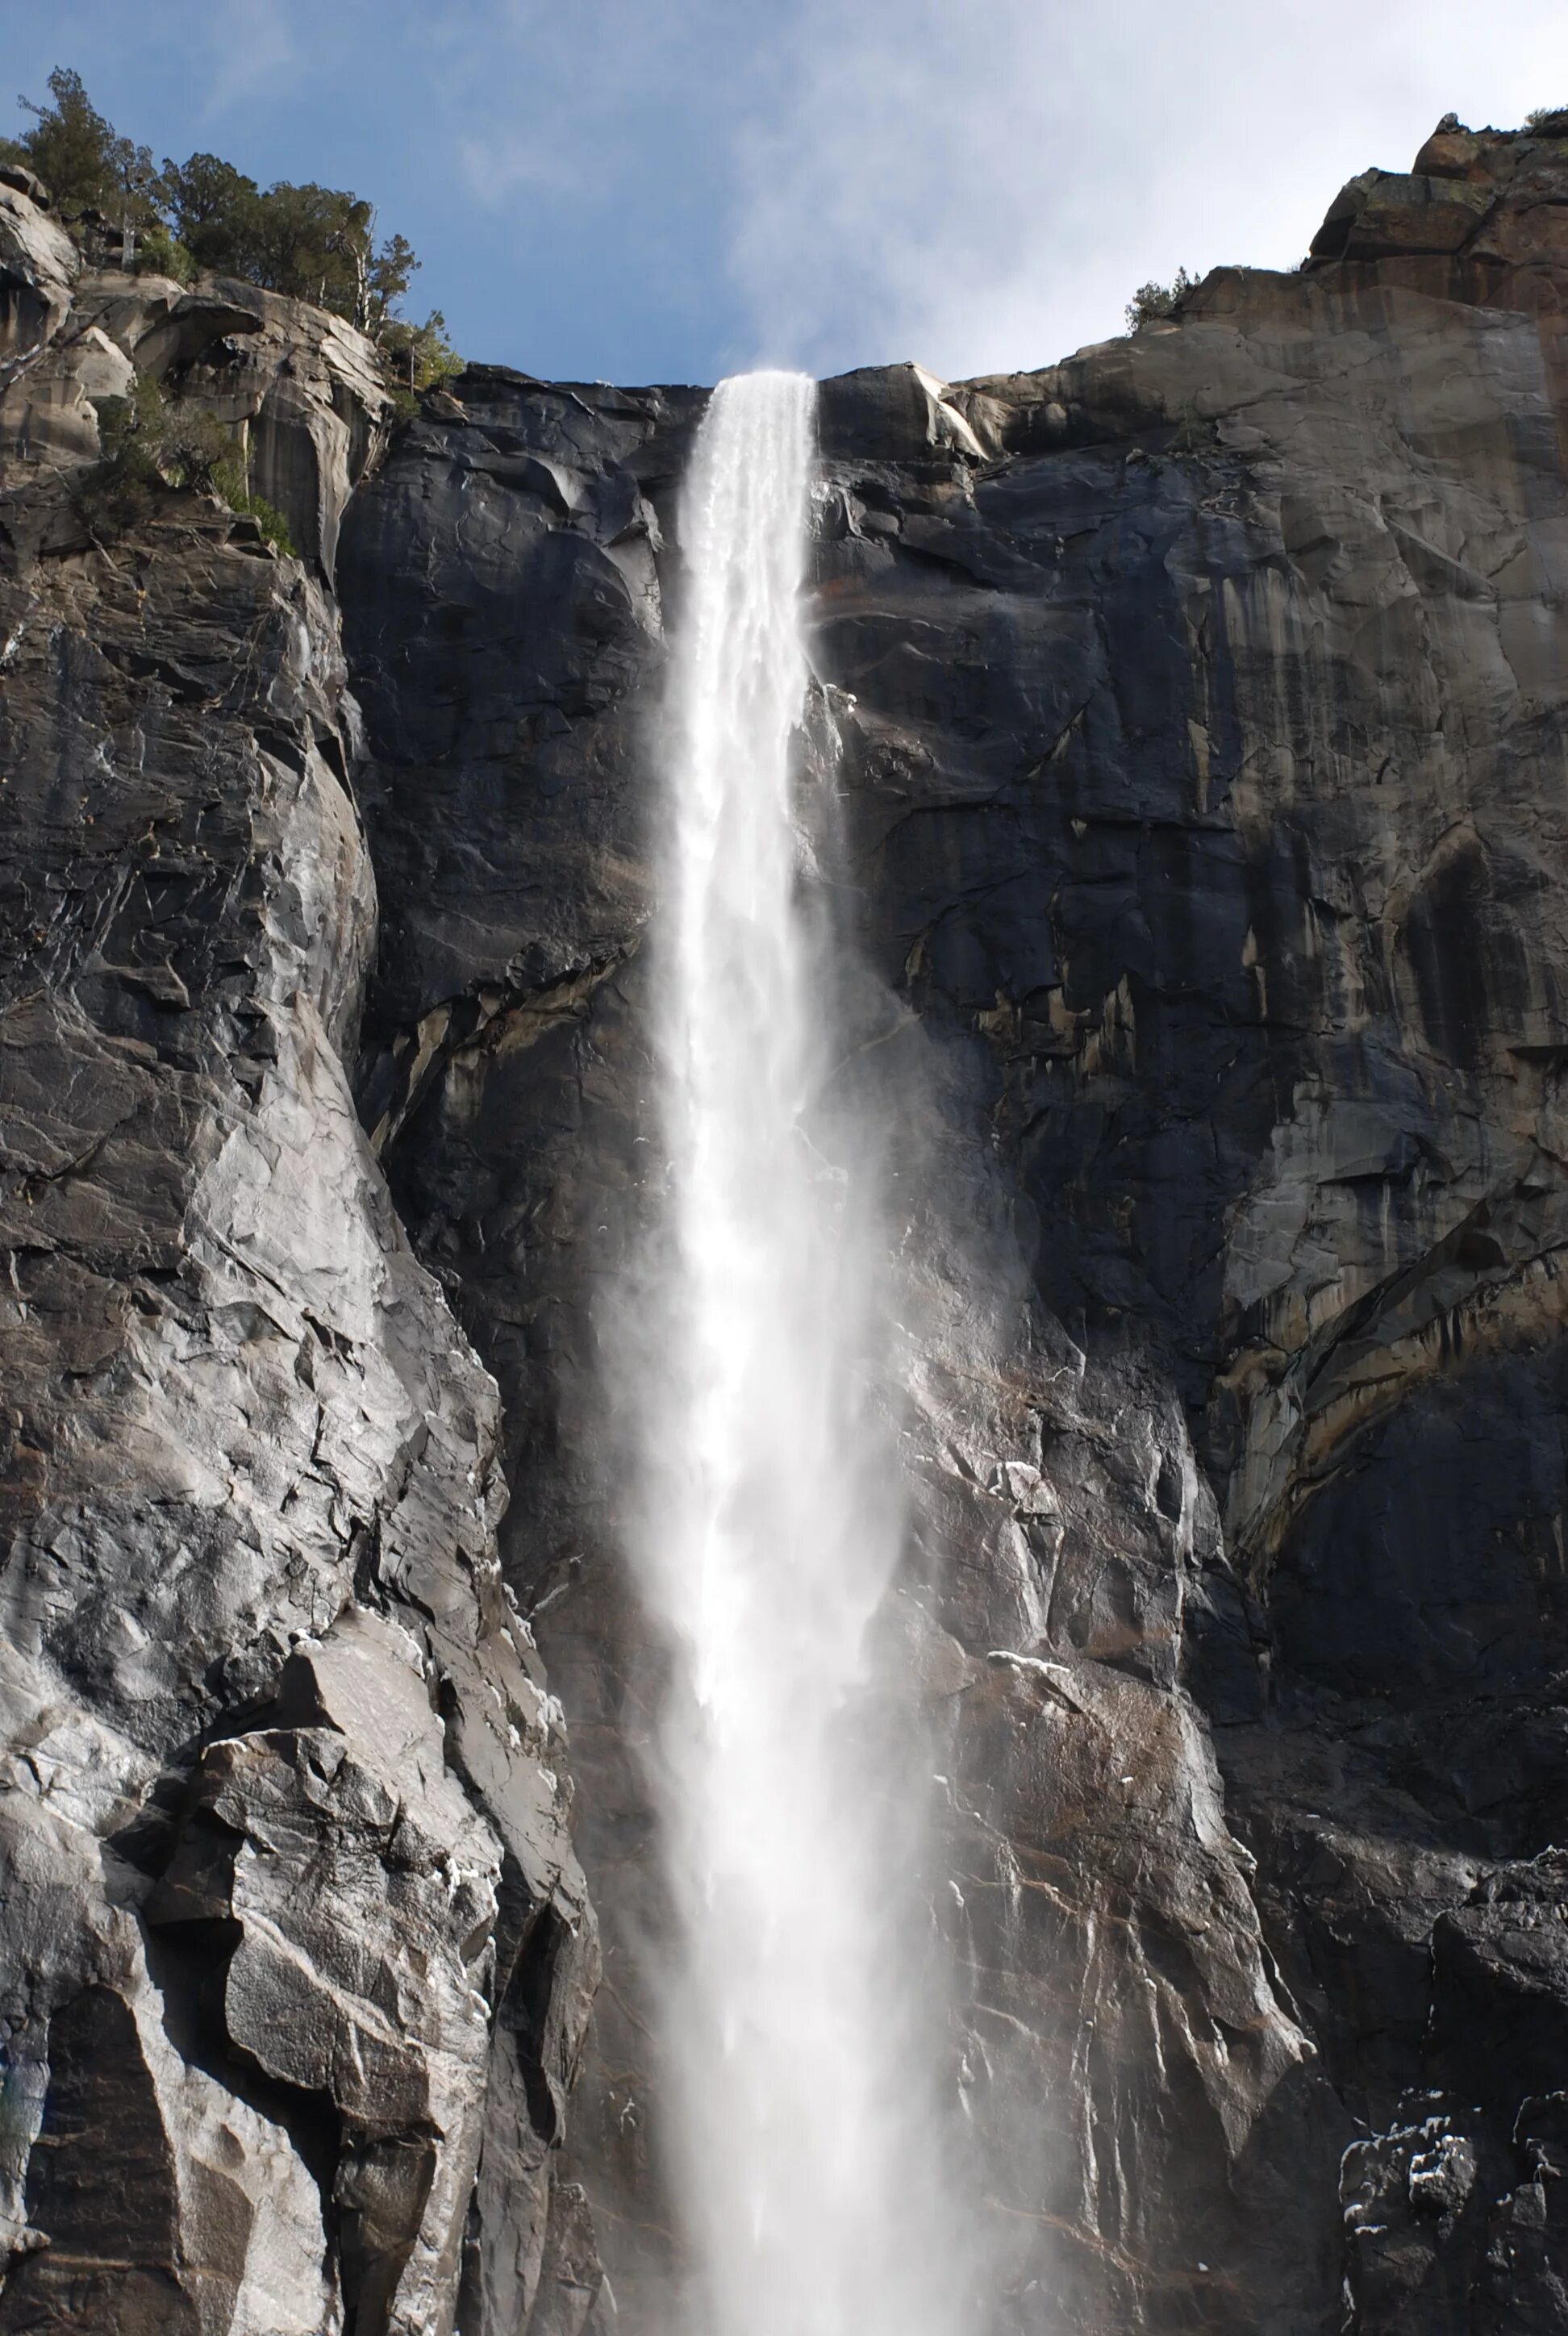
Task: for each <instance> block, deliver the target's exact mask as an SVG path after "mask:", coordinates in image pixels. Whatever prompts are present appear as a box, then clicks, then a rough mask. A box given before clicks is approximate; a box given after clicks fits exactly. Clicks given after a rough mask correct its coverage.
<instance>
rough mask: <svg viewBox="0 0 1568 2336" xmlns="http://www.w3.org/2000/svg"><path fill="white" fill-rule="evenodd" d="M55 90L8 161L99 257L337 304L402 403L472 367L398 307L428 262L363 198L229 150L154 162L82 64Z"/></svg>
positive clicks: (1, 150) (1, 149)
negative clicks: (119, 126)
mask: <svg viewBox="0 0 1568 2336" xmlns="http://www.w3.org/2000/svg"><path fill="white" fill-rule="evenodd" d="M49 91H50V95H51V98H52V100H53V102H52V103H51V104H49V105H46V106H44V105H36V104H34V102H32V101H31V100H30V99H28V98H25V97H24V98H23V99H22V100H21V101H20V102H21V104H22V106H23V109H24V112H28V113H30V114H31V115H32V116H33V117H34V120H33V126H32V128H31V129H29V130H27V131H24V132H23V134H22V136H21V137H20V138H15V139H5V140H0V160H5V161H13V162H21V163H24V164H25V166H26V167H27V169H29V170H33V171H34V172H35V173H36V175H37V176H38V177H39V178H40V179H42V180H43V181H44V185H45V186H46V187H47V188H48V189H49V191H50V194H51V196H52V198H53V200H54V205H55V208H56V209H57V210H58V211H59V213H60V216H61V218H62V219H63V221H64V222H65V224H66V226H67V227H68V228H69V229H70V230H71V232H72V233H73V235H74V236H75V237H76V238H77V240H78V241H79V242H80V243H81V244H82V245H83V248H85V249H86V250H87V251H88V253H89V255H90V256H91V257H92V258H96V259H97V260H99V261H100V262H106V261H112V260H113V259H114V258H118V259H119V261H120V264H121V265H122V266H124V267H127V268H130V267H134V268H137V269H138V270H139V271H141V272H143V273H148V272H151V273H156V274H160V275H166V276H170V277H173V278H174V280H175V281H176V282H177V283H180V284H188V283H190V282H191V281H192V280H193V278H194V277H196V276H197V275H198V274H199V273H200V272H202V271H204V270H205V271H209V272H210V273H212V274H214V275H219V276H235V277H241V278H242V279H243V280H244V281H245V282H246V283H248V284H259V285H261V286H263V287H265V288H266V289H267V290H268V291H271V292H281V293H285V294H287V296H288V297H290V298H291V299H296V300H308V301H311V302H313V303H314V305H315V306H316V307H319V308H330V309H332V310H333V311H334V312H335V313H336V315H338V316H346V318H347V319H348V320H349V322H350V323H351V324H353V325H355V326H357V327H358V329H359V330H360V331H361V332H362V333H365V334H366V335H367V336H369V338H370V339H371V340H372V341H374V342H375V345H376V346H377V347H378V348H379V349H380V351H381V353H382V363H383V367H384V370H385V375H386V379H387V385H388V387H389V388H390V389H392V390H393V391H394V394H396V396H397V398H398V402H399V404H400V405H401V404H403V403H404V401H405V400H406V399H408V398H409V397H411V396H413V395H414V393H416V392H418V391H419V390H422V389H428V388H431V387H433V386H436V385H437V384H440V383H442V382H443V381H445V380H448V379H450V378H451V376H452V375H453V374H455V373H458V372H459V371H461V369H462V360H461V359H460V358H459V356H458V355H457V353H456V351H455V350H454V349H453V347H452V346H451V344H450V342H449V341H448V340H447V338H446V319H445V318H444V316H443V315H442V314H441V311H440V310H439V309H433V310H432V312H431V314H430V315H429V316H427V317H426V318H425V320H424V323H423V324H415V323H414V322H413V321H412V320H411V319H410V318H408V317H405V316H402V315H401V314H400V313H399V310H400V306H401V303H402V301H403V299H404V297H405V295H406V293H407V291H408V287H409V286H410V284H411V283H412V282H413V280H414V276H415V274H416V273H417V271H418V268H419V264H420V263H419V258H418V256H417V254H416V253H415V252H414V248H413V246H412V245H411V244H410V243H409V242H408V241H407V239H406V238H404V237H403V236H401V235H393V236H388V237H386V238H378V237H377V234H376V218H375V207H374V206H373V205H372V204H371V203H369V202H366V201H365V200H364V198H363V197H361V196H359V195H355V194H352V193H350V192H349V191H348V190H346V189H343V188H338V187H321V186H317V185H316V184H315V183H314V182H307V183H305V184H303V185H299V186H296V185H294V184H292V183H291V182H290V181H289V180H284V179H280V180H278V181H277V182H276V183H275V184H274V185H272V186H270V187H266V188H263V187H260V186H258V184H257V182H256V180H254V179H249V178H247V177H246V175H245V173H244V172H243V171H242V170H236V168H235V167H234V165H233V163H231V162H226V161H224V160H223V159H222V157H221V156H220V155H218V154H202V153H198V154H192V155H191V156H190V158H189V160H188V161H184V162H175V161H168V160H166V161H164V163H163V166H162V168H161V170H158V169H155V168H154V165H153V161H152V156H151V151H150V150H149V149H148V148H147V147H145V146H137V145H135V144H134V143H133V142H132V141H131V140H130V139H129V138H123V137H122V136H121V135H120V133H119V131H117V130H116V129H115V128H114V125H113V123H112V122H110V121H108V120H107V119H106V118H105V116H104V115H102V113H100V112H98V110H97V108H96V107H95V106H94V105H93V102H92V101H91V99H90V98H89V97H88V95H87V92H86V90H85V88H84V87H83V82H82V76H81V74H80V73H73V72H70V71H68V70H67V69H66V68H65V67H63V66H60V67H57V68H56V69H55V71H54V73H51V74H50V76H49Z"/></svg>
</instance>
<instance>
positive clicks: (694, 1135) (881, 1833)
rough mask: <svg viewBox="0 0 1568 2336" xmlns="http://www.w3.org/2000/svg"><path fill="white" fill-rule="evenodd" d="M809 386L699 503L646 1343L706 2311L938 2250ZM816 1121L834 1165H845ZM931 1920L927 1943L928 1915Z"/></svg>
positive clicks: (701, 2303) (840, 2309) (645, 1557)
mask: <svg viewBox="0 0 1568 2336" xmlns="http://www.w3.org/2000/svg"><path fill="white" fill-rule="evenodd" d="M812 455H813V386H812V384H810V383H809V382H808V381H806V380H804V379H803V378H801V377H799V376H796V375H789V374H778V373H764V374H754V375H745V376H741V377H738V378H735V379H734V380H730V381H726V382H724V383H722V384H720V386H719V388H718V389H717V391H716V393H715V395H714V398H713V401H712V404H711V406H710V408H709V410H708V413H707V415H706V420H705V422H704V424H703V427H702V430H701V432H700V434H699V437H698V440H697V443H696V451H695V454H694V458H693V464H692V469H691V472H690V476H689V478H688V481H687V489H686V495H685V501H684V506H683V521H682V542H683V548H684V550H685V553H686V558H687V568H688V576H689V594H688V599H687V607H686V611H685V615H684V618H683V621H682V627H681V631H680V634H679V637H678V639H677V674H676V699H675V706H674V715H675V720H674V724H673V735H674V741H675V743H674V747H673V751H672V754H671V758H670V768H669V798H668V806H667V808H668V815H669V841H668V859H667V887H668V891H667V927H666V930H665V933H664V944H663V950H662V956H661V960H660V962H661V968H662V970H661V1008H660V1021H659V1034H658V1035H659V1050H660V1076H661V1100H662V1113H663V1120H664V1131H665V1137H666V1142H667V1153H668V1160H669V1180H670V1181H669V1203H668V1213H667V1225H666V1228H665V1231H666V1236H667V1241H666V1248H665V1250H664V1251H663V1259H664V1263H663V1269H662V1273H661V1277H660V1279H661V1283H662V1287H661V1289H660V1290H659V1293H658V1299H657V1306H656V1308H655V1313H656V1317H657V1324H658V1336H657V1354H656V1355H655V1356H654V1357H653V1359H652V1368H649V1369H648V1371H646V1373H645V1380H646V1385H645V1387H644V1390H643V1405H644V1409H645V1412H646V1424H647V1426H648V1443H649V1450H650V1454H657V1459H651V1458H650V1464H649V1469H648V1484H646V1485H645V1486H644V1488H643V1489H644V1494H645V1496H646V1499H645V1509H646V1514H647V1515H648V1518H649V1519H650V1520H651V1522H650V1523H648V1525H647V1528H646V1530H645V1532H644V1533H642V1534H641V1535H640V1536H638V1535H634V1541H635V1542H636V1543H637V1549H636V1554H637V1557H638V1564H639V1570H640V1572H641V1577H642V1582H643V1588H644V1592H645V1595H646V1597H647V1599H648V1604H649V1607H650V1610H651V1612H652V1615H653V1617H654V1619H655V1620H656V1621H658V1622H660V1623H662V1624H663V1625H664V1627H665V1628H666V1630H667V1632H668V1636H669V1639H670V1642H671V1645H672V1648H673V1650H674V1658H675V1679H674V1682H673V1685H672V1688H671V1690H670V1696H669V1701H668V1708H667V1713H666V1716H665V1719H664V1726H663V1736H662V1745H661V1750H662V1755H663V1759H662V1764H661V1775H662V1778H663V1783H662V1786H661V1797H662V1800H663V1804H664V1806H662V1808H661V1811H660V1815H661V1819H662V1824H663V1830H664V1835H665V1841H666V1847H667V1858H668V1870H669V1876H670V1883H671V1890H672V1895H673V1900H674V1912H675V1916H676V1926H677V1946H676V1948H675V1950H674V1952H673V1955H672V1963H671V1968H670V1969H669V1970H668V1971H667V1972H666V1973H665V1974H664V1975H663V1984H662V1987H661V1990H660V1992H661V1998H662V2006H663V2019H664V2029H663V2035H662V2039H661V2041H662V2045H663V2048H664V2058H665V2061H666V2064H667V2068H668V2069H669V2071H670V2072H671V2075H670V2082H671V2087H672V2089H673V2093H674V2097H675V2098H674V2100H673V2103H672V2104H671V2109H670V2115H671V2122H672V2125H673V2128H674V2131H673V2135H672V2136H671V2139H672V2155H673V2160H674V2170H675V2175H676V2182H677V2203H678V2206H679V2210H680V2213H681V2215H682V2218H683V2221H684V2223H685V2225H686V2228H687V2233H688V2234H689V2240H690V2244H691V2248H692V2252H693V2257H694V2263H693V2274H692V2283H691V2284H692V2292H691V2293H690V2294H689V2295H687V2297H686V2298H685V2299H683V2312H684V2314H685V2319H684V2321H683V2324H685V2325H689V2326H693V2327H695V2328H696V2329H697V2330H699V2331H702V2336H881V2331H887V2336H891V2332H892V2331H895V2330H896V2331H898V2336H922V2331H932V2336H935V2331H937V2329H938V2326H939V2321H940V2305H939V2302H938V2300H937V2299H938V2296H939V2294H940V2291H941V2284H942V2282H941V2278H940V2266H939V2265H938V2264H937V2263H934V2262H933V2261H932V2260H931V2259H930V2250H931V2246H932V2244H933V2242H932V2228H933V2225H932V2223H931V2217H930V2212H929V2197H928V2195H927V2191H926V2187H925V2185H924V2183H923V2181H922V2178H921V2176H922V2168H921V2165H920V2158H921V2148H922V2143H923V2141H924V2136H922V2135H921V2134H920V2133H919V2132H918V2131H917V2130H916V2129H915V2128H916V2127H918V2126H919V2123H920V2106H919V2105H920V2102H921V2101H922V2099H923V2098H924V2095H923V2091H922V2086H921V2083H920V2075H919V2072H918V2071H917V2070H916V2069H914V2068H911V2065H910V2061H909V2055H908V2031H907V2029H906V2028H905V2027H904V2026H903V2024H902V2018H901V2005H902V2003H903V2001H904V2000H905V1996H906V1994H907V1990H905V1989H904V1988H903V1987H902V1985H901V1978H902V1974H901V1971H899V1969H898V1967H897V1966H898V1961H899V1952H898V1943H899V1942H898V1941H897V1939H896V1938H891V1939H890V1936H889V1928H890V1925H889V1913H890V1908H891V1906H892V1905H893V1904H894V1903H895V1902H896V1898H897V1890H896V1886H895V1883H896V1877H894V1876H891V1875H890V1874H888V1873H887V1872H886V1871H885V1868H884V1861H883V1860H882V1859H881V1854H880V1847H879V1844H881V1842H882V1841H884V1840H885V1839H887V1838H890V1837H891V1833H890V1828H889V1827H888V1825H887V1824H886V1822H885V1820H886V1817H887V1814H888V1802H887V1793H888V1789H889V1780H888V1778H887V1777H886V1776H881V1777H879V1776H875V1775H874V1774H873V1773H872V1768H873V1766H874V1764H873V1763H872V1760H871V1757H870V1755H869V1753H868V1749H867V1746H868V1742H869V1740H870V1733H871V1732H870V1731H869V1730H868V1729H867V1728H866V1727H865V1725H864V1706H865V1700H866V1691H867V1677H866V1640H867V1626H868V1624H869V1622H870V1621H871V1619H872V1615H873V1613H874V1611H875V1610H876V1608H877V1605H878V1603H879V1601H881V1598H882V1596H883V1594H884V1592H885V1591H886V1589H887V1586H888V1583H889V1581H890V1578H891V1572H892V1569H893V1566H894V1564H895V1562H896V1559H897V1555H898V1550H899V1543H900V1537H901V1511H900V1503H899V1499H898V1496H897V1492H896V1476H895V1473H894V1471H893V1470H892V1469H891V1466H890V1465H888V1460H887V1440H886V1436H885V1435H884V1434H883V1433H881V1431H880V1428H879V1421H880V1418H881V1413H880V1411H879V1408H878V1406H877V1405H876V1403H875V1401H874V1399H873V1398H872V1397H871V1396H870V1394H869V1393H868V1389H869V1387H870V1386H871V1383H872V1370H871V1364H872V1356H871V1354H870V1351H869V1346H870V1341H871V1337H872V1329H871V1326H872V1322H873V1319H874V1316H875V1308H874V1305H873V1303H872V1299H873V1290H874V1279H875V1272H876V1257H877V1252H878V1246H879V1243H878V1236H877V1232H876V1228H875V1218H874V1211H872V1210H871V1209H870V1208H869V1206H868V1202H867V1198H866V1195H865V1193H864V1192H862V1190H861V1189H860V1180H858V1179H857V1177H856V1176H855V1175H854V1174H853V1173H846V1168H845V1165H844V1164H842V1163H844V1162H845V1160H846V1146H848V1148H850V1149H853V1148H854V1146H853V1144H852V1140H851V1139H849V1138H847V1137H846V1134H845V1130H844V1127H843V1125H842V1122H841V1121H837V1120H833V1121H832V1122H831V1125H832V1130H833V1133H832V1137H831V1140H830V1139H829V1129H830V1115H829V1114H828V1112H827V1107H826V1099H827V1094H828V1089H829V1075H830V1072H831V1070H832V1067H833V1029H832V1027H831V1024H832V1016H831V1013H830V1010H829V1002H828V1001H829V997H830V990H831V981H830V976H831V967H830V966H829V965H828V963H827V962H826V946H825V943H824V939H823V931H824V928H823V923H822V921H821V920H820V919H819V918H818V917H817V916H816V915H815V914H814V913H813V905H812V892H811V886H810V884H809V882H808V881H806V880H805V875H804V871H803V866H802V855H801V852H800V850H799V846H798V842H797V827H796V821H795V817H794V804H793V800H792V797H793V785H794V779H793V774H794V764H795V761H796V749H797V745H798V738H797V733H798V727H799V725H800V722H801V718H802V714H803V701H804V696H805V688H806V678H807V676H806V667H805V660H804V656H803V647H802V642H801V633H800V606H799V604H800V595H801V590H802V586H803V563H804V557H805V542H806V531H807V516H808V503H809V490H810V466H811V461H812ZM824 1151H826V1152H831V1153H834V1154H836V1156H837V1158H838V1160H839V1162H840V1163H841V1164H840V1165H839V1166H837V1167H835V1166H832V1165H830V1164H829V1159H828V1157H826V1156H824ZM906 1944H907V1942H906Z"/></svg>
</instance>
